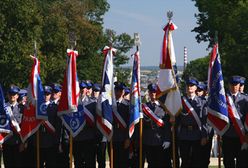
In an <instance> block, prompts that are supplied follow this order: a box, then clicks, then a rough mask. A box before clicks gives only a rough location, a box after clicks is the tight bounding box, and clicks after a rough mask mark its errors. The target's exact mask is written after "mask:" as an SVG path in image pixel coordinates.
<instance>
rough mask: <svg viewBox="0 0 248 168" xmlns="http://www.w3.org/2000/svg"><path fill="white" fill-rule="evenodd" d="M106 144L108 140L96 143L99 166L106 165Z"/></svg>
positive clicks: (100, 167) (103, 167) (102, 167)
mask: <svg viewBox="0 0 248 168" xmlns="http://www.w3.org/2000/svg"><path fill="white" fill-rule="evenodd" d="M106 145H107V142H98V143H97V144H96V158H97V163H98V168H105V167H106V163H105V162H106Z"/></svg>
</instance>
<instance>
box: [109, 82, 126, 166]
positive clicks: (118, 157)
mask: <svg viewBox="0 0 248 168" xmlns="http://www.w3.org/2000/svg"><path fill="white" fill-rule="evenodd" d="M114 84H115V97H116V103H117V113H118V114H119V116H120V117H121V118H122V119H123V121H124V122H125V124H126V127H123V125H122V124H121V123H120V122H118V121H117V120H115V119H114V121H113V137H112V142H113V155H114V156H113V157H114V159H113V160H114V167H116V168H122V167H123V168H127V167H128V166H129V162H128V158H129V145H130V139H129V133H128V119H129V101H128V100H126V99H124V98H123V95H124V89H125V87H126V85H125V84H124V83H122V82H115V83H114Z"/></svg>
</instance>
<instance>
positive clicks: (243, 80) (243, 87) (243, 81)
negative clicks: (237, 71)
mask: <svg viewBox="0 0 248 168" xmlns="http://www.w3.org/2000/svg"><path fill="white" fill-rule="evenodd" d="M245 80H246V79H245V77H242V76H241V77H240V86H239V92H240V93H242V94H245V95H247V94H246V93H244V90H245Z"/></svg>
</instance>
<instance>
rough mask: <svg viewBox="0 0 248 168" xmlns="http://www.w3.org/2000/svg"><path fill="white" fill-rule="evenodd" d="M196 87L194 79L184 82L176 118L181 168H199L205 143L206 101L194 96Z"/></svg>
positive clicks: (196, 83)
mask: <svg viewBox="0 0 248 168" xmlns="http://www.w3.org/2000/svg"><path fill="white" fill-rule="evenodd" d="M197 85H198V81H197V80H196V79H195V78H192V77H191V78H189V79H188V80H187V81H186V95H185V96H184V97H182V102H183V110H182V112H181V113H180V115H179V116H178V117H177V123H178V138H179V151H180V157H181V160H182V163H181V167H182V168H185V167H187V168H191V167H201V165H202V163H201V162H202V158H201V149H202V146H203V145H206V143H207V130H206V117H207V114H206V101H204V100H203V99H202V98H200V97H198V96H197V95H196V93H195V91H196V89H197Z"/></svg>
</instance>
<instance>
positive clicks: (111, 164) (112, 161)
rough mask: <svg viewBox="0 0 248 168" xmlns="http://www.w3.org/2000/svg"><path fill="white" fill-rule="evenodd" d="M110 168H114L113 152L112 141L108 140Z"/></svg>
mask: <svg viewBox="0 0 248 168" xmlns="http://www.w3.org/2000/svg"><path fill="white" fill-rule="evenodd" d="M110 168H114V151H113V141H112V139H111V140H110Z"/></svg>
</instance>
